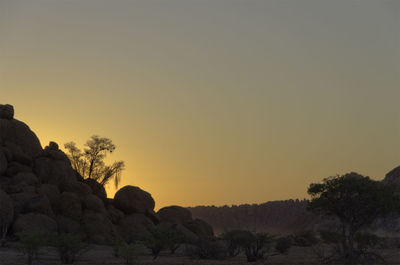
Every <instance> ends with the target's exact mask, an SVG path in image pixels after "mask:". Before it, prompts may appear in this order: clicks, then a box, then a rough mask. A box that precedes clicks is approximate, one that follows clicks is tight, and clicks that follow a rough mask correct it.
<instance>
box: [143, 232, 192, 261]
mask: <svg viewBox="0 0 400 265" xmlns="http://www.w3.org/2000/svg"><path fill="white" fill-rule="evenodd" d="M150 234H151V235H150V237H148V238H146V239H145V240H144V243H145V246H146V247H147V248H149V249H150V250H151V253H152V254H153V256H154V259H156V258H157V257H158V255H159V254H160V252H161V251H162V250H163V249H169V250H170V252H171V253H174V252H175V251H176V250H177V249H178V248H179V246H180V245H181V244H182V243H184V242H185V236H184V235H183V234H182V232H180V231H178V230H176V229H174V228H173V227H168V226H165V225H158V226H155V227H153V228H151V229H150Z"/></svg>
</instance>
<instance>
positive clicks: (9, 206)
mask: <svg viewBox="0 0 400 265" xmlns="http://www.w3.org/2000/svg"><path fill="white" fill-rule="evenodd" d="M13 218H14V205H13V201H12V200H11V198H10V197H9V196H8V195H7V193H5V192H4V191H3V190H1V189H0V239H1V238H2V236H4V234H2V233H3V231H4V232H5V231H7V229H8V227H9V226H10V225H11V222H12V220H13Z"/></svg>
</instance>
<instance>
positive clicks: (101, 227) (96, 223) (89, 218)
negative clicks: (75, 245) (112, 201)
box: [81, 211, 113, 245]
mask: <svg viewBox="0 0 400 265" xmlns="http://www.w3.org/2000/svg"><path fill="white" fill-rule="evenodd" d="M81 227H82V229H83V231H84V233H85V234H86V236H87V239H88V240H89V241H90V242H92V243H95V244H100V245H105V244H107V243H110V242H111V240H112V238H113V226H112V223H111V221H110V219H109V218H108V217H107V215H106V213H98V212H92V211H85V212H84V213H83V215H82V221H81Z"/></svg>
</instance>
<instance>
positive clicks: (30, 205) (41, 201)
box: [22, 195, 54, 217]
mask: <svg viewBox="0 0 400 265" xmlns="http://www.w3.org/2000/svg"><path fill="white" fill-rule="evenodd" d="M32 212H36V213H42V214H45V215H47V216H51V217H54V213H53V210H52V209H51V204H50V201H49V199H47V197H46V196H44V195H38V196H36V197H33V198H31V199H30V200H28V201H26V202H25V204H24V208H23V210H22V213H32Z"/></svg>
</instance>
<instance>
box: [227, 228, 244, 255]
mask: <svg viewBox="0 0 400 265" xmlns="http://www.w3.org/2000/svg"><path fill="white" fill-rule="evenodd" d="M246 236H247V231H243V230H231V231H229V232H226V233H224V234H222V236H221V238H222V239H223V240H224V241H225V242H226V247H227V251H228V255H229V256H230V257H235V256H237V255H239V253H240V251H241V248H242V246H243V242H244V241H245V238H246Z"/></svg>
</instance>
